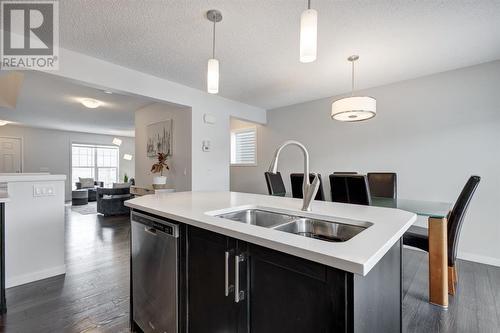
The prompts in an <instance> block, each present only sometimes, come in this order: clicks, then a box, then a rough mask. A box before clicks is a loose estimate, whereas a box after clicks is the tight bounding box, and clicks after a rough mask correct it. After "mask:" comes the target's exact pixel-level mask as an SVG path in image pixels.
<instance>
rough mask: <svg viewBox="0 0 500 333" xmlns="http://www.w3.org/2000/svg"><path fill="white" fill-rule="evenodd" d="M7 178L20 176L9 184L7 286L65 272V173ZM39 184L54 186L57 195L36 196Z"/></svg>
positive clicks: (6, 238) (6, 225) (6, 252)
mask: <svg viewBox="0 0 500 333" xmlns="http://www.w3.org/2000/svg"><path fill="white" fill-rule="evenodd" d="M0 178H1V177H0ZM6 178H18V179H16V180H12V181H9V182H8V184H7V190H8V193H9V197H10V201H9V202H7V203H6V204H5V274H6V275H5V280H6V281H5V284H6V287H7V288H10V287H14V286H17V285H21V284H25V283H29V282H32V281H36V280H41V279H45V278H48V277H51V276H55V275H59V274H64V273H65V271H66V266H65V262H64V258H65V249H64V248H65V246H64V245H65V239H64V176H53V175H50V176H35V177H30V176H16V177H6ZM35 179H36V180H35ZM2 181H4V180H3V179H2ZM35 186H38V187H51V188H52V189H53V191H54V195H49V196H39V197H35V196H34V195H33V188H34V187H35Z"/></svg>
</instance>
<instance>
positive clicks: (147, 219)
mask: <svg viewBox="0 0 500 333" xmlns="http://www.w3.org/2000/svg"><path fill="white" fill-rule="evenodd" d="M132 221H134V222H137V223H140V224H144V225H145V226H147V227H150V228H153V229H156V230H158V231H161V232H163V233H166V234H168V235H171V236H173V237H178V236H179V226H178V225H176V224H173V223H170V222H167V221H165V220H161V219H159V218H156V217H152V216H149V215H145V214H142V213H138V212H132Z"/></svg>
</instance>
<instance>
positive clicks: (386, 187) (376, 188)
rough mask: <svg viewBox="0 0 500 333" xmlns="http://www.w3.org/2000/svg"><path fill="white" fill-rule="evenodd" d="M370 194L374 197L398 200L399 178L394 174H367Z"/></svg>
mask: <svg viewBox="0 0 500 333" xmlns="http://www.w3.org/2000/svg"><path fill="white" fill-rule="evenodd" d="M367 177H368V185H369V186H370V194H371V195H372V196H374V197H381V198H392V199H396V198H397V195H398V194H397V193H398V177H397V175H396V174H395V173H393V172H370V173H368V174H367Z"/></svg>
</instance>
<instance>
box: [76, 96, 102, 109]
mask: <svg viewBox="0 0 500 333" xmlns="http://www.w3.org/2000/svg"><path fill="white" fill-rule="evenodd" d="M80 103H82V104H83V106H85V107H86V108H89V109H95V108H98V107H99V106H101V104H102V102H101V101H98V100H97V99H93V98H82V99H81V100H80Z"/></svg>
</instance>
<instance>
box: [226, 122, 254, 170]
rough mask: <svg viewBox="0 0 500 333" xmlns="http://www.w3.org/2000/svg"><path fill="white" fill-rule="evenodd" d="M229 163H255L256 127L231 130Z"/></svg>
mask: <svg viewBox="0 0 500 333" xmlns="http://www.w3.org/2000/svg"><path fill="white" fill-rule="evenodd" d="M231 164H232V165H257V128H256V127H252V128H242V129H237V130H232V131H231Z"/></svg>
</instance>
